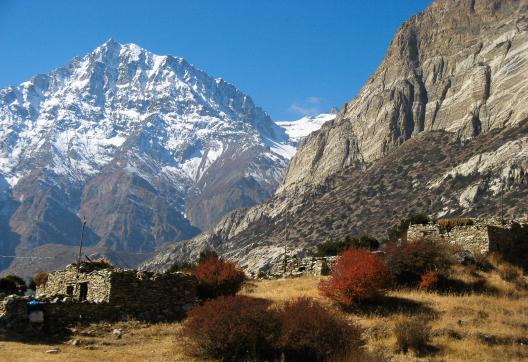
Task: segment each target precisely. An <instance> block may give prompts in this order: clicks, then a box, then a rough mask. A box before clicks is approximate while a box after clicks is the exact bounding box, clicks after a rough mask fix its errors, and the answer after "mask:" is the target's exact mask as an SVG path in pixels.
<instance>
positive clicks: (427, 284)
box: [419, 271, 440, 290]
mask: <svg viewBox="0 0 528 362" xmlns="http://www.w3.org/2000/svg"><path fill="white" fill-rule="evenodd" d="M439 283H440V274H439V273H438V272H435V271H430V272H427V273H425V274H424V275H422V279H421V280H420V284H419V287H420V289H425V290H433V289H436V288H437V287H438V284H439Z"/></svg>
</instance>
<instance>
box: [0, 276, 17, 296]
mask: <svg viewBox="0 0 528 362" xmlns="http://www.w3.org/2000/svg"><path fill="white" fill-rule="evenodd" d="M16 292H17V285H16V283H15V282H14V281H12V280H10V279H6V278H0V293H3V294H8V295H10V294H16Z"/></svg>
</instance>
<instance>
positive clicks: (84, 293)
mask: <svg viewBox="0 0 528 362" xmlns="http://www.w3.org/2000/svg"><path fill="white" fill-rule="evenodd" d="M87 297H88V283H80V284H79V301H81V302H82V301H84V300H86V298H87Z"/></svg>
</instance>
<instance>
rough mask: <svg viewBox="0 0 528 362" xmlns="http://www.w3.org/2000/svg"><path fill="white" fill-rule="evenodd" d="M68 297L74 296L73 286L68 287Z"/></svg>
mask: <svg viewBox="0 0 528 362" xmlns="http://www.w3.org/2000/svg"><path fill="white" fill-rule="evenodd" d="M66 295H68V296H70V297H71V296H72V295H73V285H67V286H66Z"/></svg>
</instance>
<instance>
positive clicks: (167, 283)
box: [36, 263, 196, 306]
mask: <svg viewBox="0 0 528 362" xmlns="http://www.w3.org/2000/svg"><path fill="white" fill-rule="evenodd" d="M56 296H60V297H67V298H70V299H71V300H72V301H77V302H84V301H86V302H92V303H109V304H126V305H129V306H130V305H143V306H145V305H151V306H152V305H160V304H171V303H172V304H178V303H179V302H180V301H188V300H193V299H195V298H196V280H195V278H194V277H193V276H191V275H188V274H184V273H166V274H159V273H151V272H145V271H136V270H125V269H114V268H90V263H84V264H83V265H82V266H81V268H79V270H78V269H77V266H76V265H75V264H71V265H68V266H67V267H66V268H65V269H64V270H58V271H54V272H51V273H49V274H48V278H47V281H46V283H44V284H42V285H40V286H38V287H37V295H36V297H37V298H39V299H40V298H53V297H56Z"/></svg>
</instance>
